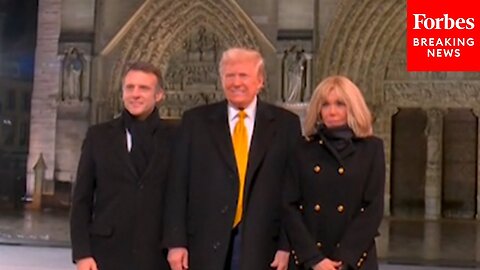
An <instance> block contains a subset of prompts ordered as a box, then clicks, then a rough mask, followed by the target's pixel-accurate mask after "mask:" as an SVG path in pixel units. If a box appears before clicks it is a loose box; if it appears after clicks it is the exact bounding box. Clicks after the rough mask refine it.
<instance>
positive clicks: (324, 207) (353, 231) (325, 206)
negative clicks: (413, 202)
mask: <svg viewBox="0 0 480 270" xmlns="http://www.w3.org/2000/svg"><path fill="white" fill-rule="evenodd" d="M331 149H334V148H333V146H331V145H330V144H329V142H328V141H324V140H322V139H321V138H320V137H318V135H317V136H314V137H310V138H306V140H304V141H303V142H301V143H300V145H299V146H298V148H297V150H296V153H295V155H294V156H293V162H292V163H291V168H292V170H291V177H289V180H288V181H287V187H286V189H285V200H286V207H287V215H286V216H287V217H286V218H285V221H286V229H287V234H288V237H289V239H290V241H291V244H292V255H293V258H294V261H295V263H296V264H297V265H298V267H299V269H309V267H311V266H312V265H314V264H315V263H317V262H319V261H320V260H322V259H324V258H330V259H332V260H339V261H342V262H343V264H344V265H346V266H347V267H346V269H367V270H374V269H378V265H377V257H376V250H375V237H376V236H377V235H378V227H379V225H380V222H381V220H382V216H383V195H384V185H385V184H384V183H385V160H384V151H383V143H382V141H381V140H380V139H378V138H376V137H369V138H365V139H355V138H354V139H353V144H352V145H351V146H350V147H348V148H347V149H346V150H345V151H343V152H342V154H338V152H337V155H335V154H334V152H336V151H333V150H331Z"/></svg>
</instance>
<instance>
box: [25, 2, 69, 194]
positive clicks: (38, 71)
mask: <svg viewBox="0 0 480 270" xmlns="http://www.w3.org/2000/svg"><path fill="white" fill-rule="evenodd" d="M61 5H62V0H39V1H38V24H37V25H38V26H37V47H36V52H35V75H34V79H33V92H32V105H31V120H30V142H29V153H28V160H27V196H31V195H32V192H33V187H34V184H35V183H34V182H35V180H34V171H33V166H34V165H35V162H36V161H37V160H38V158H39V156H40V154H43V158H44V161H45V166H46V168H47V169H46V172H45V182H44V183H43V184H44V185H43V186H44V189H45V188H46V189H48V187H49V185H52V184H53V172H54V170H55V130H56V119H57V96H58V93H59V92H58V90H59V74H60V62H59V61H58V38H59V36H60V24H61Z"/></svg>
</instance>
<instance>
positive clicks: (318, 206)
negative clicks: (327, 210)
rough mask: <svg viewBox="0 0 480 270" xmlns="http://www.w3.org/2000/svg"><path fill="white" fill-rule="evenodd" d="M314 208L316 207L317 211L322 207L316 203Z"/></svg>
mask: <svg viewBox="0 0 480 270" xmlns="http://www.w3.org/2000/svg"><path fill="white" fill-rule="evenodd" d="M313 209H315V212H320V209H321V207H320V204H316V205H315V206H314V207H313Z"/></svg>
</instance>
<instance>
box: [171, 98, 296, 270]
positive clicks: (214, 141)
mask: <svg viewBox="0 0 480 270" xmlns="http://www.w3.org/2000/svg"><path fill="white" fill-rule="evenodd" d="M227 114H228V113H227V102H226V101H223V102H219V103H215V104H211V105H206V106H202V107H198V108H195V109H192V110H190V111H187V112H186V113H185V114H184V116H183V120H182V127H181V131H180V138H179V142H178V144H177V147H176V150H175V155H174V158H173V162H174V165H173V166H172V178H171V179H170V181H169V188H168V197H167V198H168V199H167V209H166V218H165V219H166V225H165V228H166V232H165V243H166V246H168V247H186V248H187V249H188V251H189V267H190V268H189V269H190V270H206V269H208V270H222V269H223V267H224V264H225V261H226V257H227V250H228V247H229V241H230V235H231V231H232V224H233V219H234V215H235V210H236V200H237V197H238V173H237V168H236V163H235V156H234V153H233V146H232V141H231V135H230V130H229V125H228V118H227ZM300 139H301V136H300V124H299V120H298V117H297V116H296V115H295V114H293V113H291V112H289V111H286V110H284V109H281V108H278V107H276V106H273V105H269V104H267V103H264V102H262V101H260V100H258V103H257V111H256V116H255V126H254V130H253V135H252V140H251V146H250V150H249V159H248V165H247V173H246V182H245V197H244V198H245V199H244V212H243V213H244V214H243V219H242V223H241V231H242V233H241V243H242V246H241V252H240V254H241V269H242V270H264V269H265V270H267V269H268V270H270V269H271V268H270V267H269V265H270V263H271V262H272V261H273V258H274V255H275V252H276V251H277V250H279V249H283V250H288V244H287V243H286V238H285V234H284V233H283V234H282V233H281V223H282V221H281V218H282V215H281V214H282V195H281V194H282V185H283V183H284V179H285V173H286V168H287V157H288V156H289V155H291V154H292V151H293V147H294V145H295V143H296V142H298V141H299V140H300ZM282 235H283V237H282ZM281 238H282V239H283V241H282V240H280V239H281Z"/></svg>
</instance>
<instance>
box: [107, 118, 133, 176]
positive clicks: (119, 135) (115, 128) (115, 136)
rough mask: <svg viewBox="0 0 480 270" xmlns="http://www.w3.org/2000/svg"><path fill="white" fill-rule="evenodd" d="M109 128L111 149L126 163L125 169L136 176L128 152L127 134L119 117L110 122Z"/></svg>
mask: <svg viewBox="0 0 480 270" xmlns="http://www.w3.org/2000/svg"><path fill="white" fill-rule="evenodd" d="M111 130H112V134H111V138H112V142H113V144H112V145H113V148H114V149H113V151H114V152H115V153H116V154H117V155H118V156H119V158H120V161H121V163H122V164H125V165H126V167H127V171H128V172H129V173H131V174H132V176H133V178H136V177H138V175H137V171H136V170H135V167H134V166H133V163H132V161H131V160H130V157H129V154H128V149H127V135H126V131H125V128H124V127H123V124H122V118H121V117H120V118H118V119H117V121H114V122H112V129H111Z"/></svg>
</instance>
